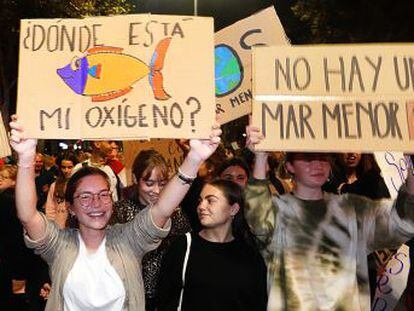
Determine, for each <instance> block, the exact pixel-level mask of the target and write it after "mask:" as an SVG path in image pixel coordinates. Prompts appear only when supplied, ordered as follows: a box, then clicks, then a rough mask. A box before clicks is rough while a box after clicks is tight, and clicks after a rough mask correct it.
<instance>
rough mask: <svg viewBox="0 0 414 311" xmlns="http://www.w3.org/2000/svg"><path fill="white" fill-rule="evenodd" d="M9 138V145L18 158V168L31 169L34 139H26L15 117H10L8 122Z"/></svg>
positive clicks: (34, 149) (34, 151)
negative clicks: (10, 119) (10, 120)
mask: <svg viewBox="0 0 414 311" xmlns="http://www.w3.org/2000/svg"><path fill="white" fill-rule="evenodd" d="M10 127H11V136H10V145H11V146H12V147H13V149H14V150H15V151H16V152H17V154H18V156H19V162H18V166H20V167H31V166H33V164H34V157H35V155H36V145H37V140H36V139H28V138H26V137H27V136H26V131H25V130H24V128H23V127H22V126H21V125H20V123H19V122H18V117H17V116H16V115H13V116H12V122H10Z"/></svg>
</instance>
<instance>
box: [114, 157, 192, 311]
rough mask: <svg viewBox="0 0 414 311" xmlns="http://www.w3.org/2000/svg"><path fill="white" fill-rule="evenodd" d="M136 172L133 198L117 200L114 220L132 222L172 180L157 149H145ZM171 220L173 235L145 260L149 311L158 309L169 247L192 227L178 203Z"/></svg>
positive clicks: (135, 164)
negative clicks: (158, 288) (159, 285)
mask: <svg viewBox="0 0 414 311" xmlns="http://www.w3.org/2000/svg"><path fill="white" fill-rule="evenodd" d="M132 173H133V175H134V177H135V180H136V182H137V183H136V184H134V185H132V186H130V187H129V189H128V191H127V192H128V194H127V196H128V197H129V199H126V200H120V201H118V202H116V203H115V213H114V218H115V221H114V222H117V223H126V222H129V221H132V220H133V219H134V218H135V216H136V215H137V214H138V213H139V212H140V211H142V210H143V209H145V208H147V207H148V206H151V205H154V204H156V203H157V202H158V199H159V198H160V195H161V193H162V191H163V189H164V187H165V185H166V184H167V182H168V179H169V178H168V166H167V163H166V161H165V159H164V158H163V157H162V155H161V154H160V153H159V152H157V151H155V150H143V151H141V152H140V153H139V154H138V155H137V156H136V157H135V160H134V163H133V165H132ZM171 221H172V223H171V231H170V233H169V235H168V236H167V237H166V238H165V239H164V240H163V241H162V242H161V245H160V246H159V247H158V248H157V249H155V250H153V251H151V252H149V253H147V254H146V255H145V256H144V258H143V259H142V276H143V279H144V286H145V301H146V310H147V311H149V310H154V298H155V294H156V293H155V291H156V285H157V280H158V275H159V270H160V266H161V262H162V258H163V256H164V254H165V251H166V249H167V248H168V247H169V245H170V244H171V243H172V242H173V241H174V239H175V238H176V237H177V236H179V235H181V234H184V233H186V232H189V231H190V230H191V228H190V224H189V222H188V220H187V218H186V217H185V215H184V214H183V212H182V211H181V209H180V208H179V207H178V206H177V208H176V209H175V211H174V213H173V214H172V215H171Z"/></svg>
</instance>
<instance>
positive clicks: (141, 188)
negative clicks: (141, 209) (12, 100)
mask: <svg viewBox="0 0 414 311" xmlns="http://www.w3.org/2000/svg"><path fill="white" fill-rule="evenodd" d="M143 175H144V176H146V175H148V174H146V173H145V172H144V174H143ZM166 184H167V176H164V175H163V173H162V171H161V169H160V168H158V167H155V168H153V169H152V171H151V174H150V175H149V177H141V178H140V180H139V181H138V196H139V200H140V202H141V203H142V204H144V205H148V204H155V203H157V201H158V198H159V197H160V193H161V191H162V189H164V186H165V185H166Z"/></svg>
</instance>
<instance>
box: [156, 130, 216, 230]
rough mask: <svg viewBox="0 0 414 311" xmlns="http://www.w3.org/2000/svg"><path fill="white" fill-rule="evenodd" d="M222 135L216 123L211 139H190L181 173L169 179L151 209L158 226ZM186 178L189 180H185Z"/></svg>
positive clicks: (169, 214)
mask: <svg viewBox="0 0 414 311" xmlns="http://www.w3.org/2000/svg"><path fill="white" fill-rule="evenodd" d="M220 135H221V129H220V126H219V125H218V124H215V125H214V126H213V127H212V131H211V134H210V139H208V140H191V141H190V151H189V152H188V154H187V156H186V157H185V159H184V161H183V163H182V164H181V166H180V169H179V173H178V174H176V175H174V177H173V178H171V179H170V180H169V182H168V184H167V185H166V186H165V188H164V189H163V191H162V192H161V195H160V198H159V199H158V201H157V203H156V204H155V205H154V206H153V208H152V209H151V213H152V219H153V221H154V223H155V224H156V225H157V226H159V227H161V228H162V227H164V225H165V223H166V222H167V220H168V219H169V218H170V216H171V214H172V213H173V212H174V210H175V208H176V207H177V206H178V205H179V204H180V202H181V201H182V199H183V198H184V196H185V194H186V193H187V191H188V189H189V188H190V185H191V182H190V179H194V178H195V177H196V176H197V172H198V168H199V167H200V165H201V164H202V163H203V162H204V161H205V160H206V159H208V158H209V157H210V156H211V155H212V154H213V153H214V151H216V149H217V147H218V145H219V143H220ZM179 175H180V177H181V178H180V177H179ZM186 179H188V182H186V181H185V180H186Z"/></svg>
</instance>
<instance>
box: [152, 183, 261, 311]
mask: <svg viewBox="0 0 414 311" xmlns="http://www.w3.org/2000/svg"><path fill="white" fill-rule="evenodd" d="M243 209H244V198H243V189H242V188H241V187H240V186H239V185H238V184H236V183H234V182H233V181H230V180H222V179H217V180H213V181H209V182H207V183H206V184H205V185H204V187H203V189H202V191H201V195H200V200H199V204H198V207H197V211H198V217H199V218H200V223H201V226H202V229H201V231H200V232H198V233H197V232H192V233H191V244H190V245H189V246H188V244H187V243H188V242H187V240H186V236H184V235H183V236H181V237H180V238H179V239H177V240H176V241H175V242H174V244H172V245H171V247H170V249H169V250H168V251H167V254H166V256H165V257H164V261H163V265H162V268H161V274H160V279H159V282H158V290H157V299H156V302H157V303H156V305H157V310H158V311H164V310H183V311H186V310H198V311H204V310H206V311H218V310H232V311H242V310H246V311H255V310H257V311H259V310H263V311H264V310H266V302H267V287H266V266H265V263H264V261H263V258H262V257H261V255H260V253H259V251H258V249H257V246H256V244H255V238H254V236H253V235H252V233H251V232H250V229H249V226H248V225H247V223H246V220H245V219H244V212H243ZM187 247H189V250H188V251H187V252H189V253H187V254H186V250H187ZM184 267H185V268H184ZM183 269H185V270H183ZM184 271H185V272H184ZM183 275H185V279H184V282H183V279H182V278H183ZM179 305H180V308H178V306H179Z"/></svg>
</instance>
